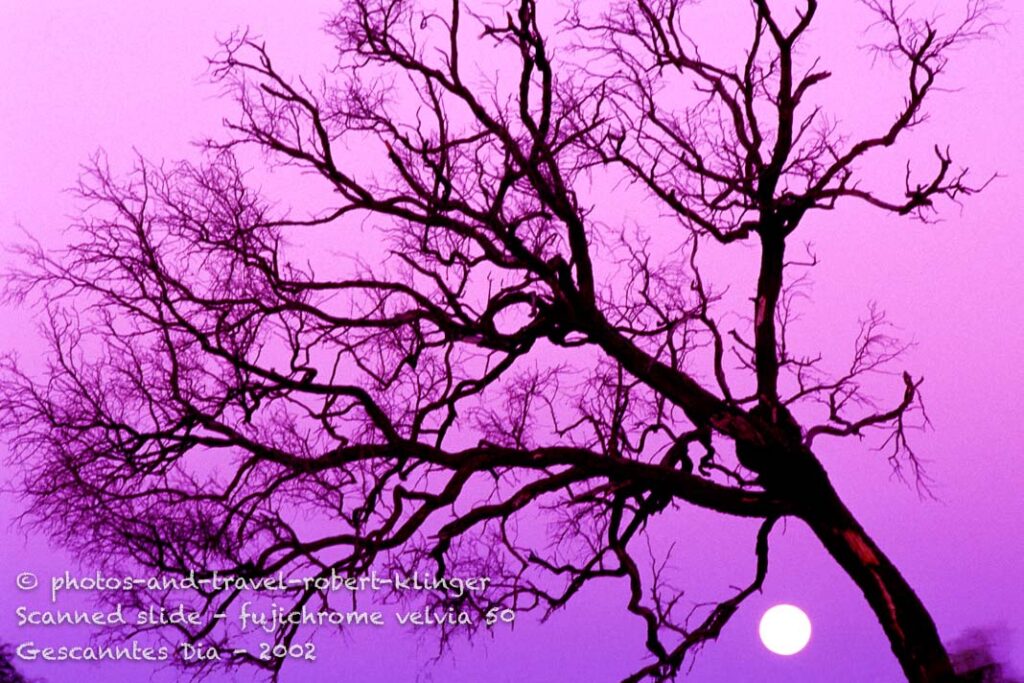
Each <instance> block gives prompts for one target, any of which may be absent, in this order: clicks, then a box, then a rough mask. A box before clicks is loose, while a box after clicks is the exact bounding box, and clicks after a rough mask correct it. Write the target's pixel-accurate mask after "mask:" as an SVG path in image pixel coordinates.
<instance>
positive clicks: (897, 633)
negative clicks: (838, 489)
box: [805, 491, 957, 683]
mask: <svg viewBox="0 0 1024 683" xmlns="http://www.w3.org/2000/svg"><path fill="white" fill-rule="evenodd" d="M830 498H831V500H830V501H829V502H828V503H827V504H826V506H825V508H824V509H821V508H819V509H818V510H817V511H816V513H815V514H809V515H807V516H806V517H805V521H806V522H807V523H808V524H809V525H810V527H811V529H812V530H813V531H814V533H815V535H816V536H817V537H818V539H820V540H821V542H822V544H823V545H824V546H825V548H826V549H827V550H828V552H829V554H830V555H831V556H832V557H833V558H834V559H835V560H836V562H838V563H839V565H840V566H841V567H842V568H843V569H844V570H845V571H846V573H847V574H848V575H849V576H850V578H852V579H853V580H854V582H855V583H856V584H857V585H858V586H859V587H860V589H861V591H862V592H863V593H864V597H865V598H866V599H867V601H868V603H869V604H870V605H871V609H872V610H874V612H875V616H877V617H878V621H879V622H880V623H881V624H882V628H883V629H885V634H886V635H887V636H888V638H889V643H890V645H891V646H892V651H893V653H894V654H895V655H896V658H897V659H898V660H899V662H900V666H902V667H903V673H904V674H905V675H906V677H907V680H908V681H911V682H912V683H935V682H939V683H947V682H949V681H956V680H957V677H956V675H955V674H954V672H953V665H952V664H951V663H950V660H949V654H948V653H947V652H946V648H945V647H944V646H943V644H942V641H941V640H940V638H939V633H938V630H937V629H936V627H935V623H934V622H933V621H932V618H931V615H929V614H928V610H927V609H925V606H924V604H923V603H922V602H921V600H920V599H919V598H918V597H917V594H915V593H914V590H913V589H912V588H911V587H910V584H908V583H907V581H906V579H904V578H903V576H902V575H901V574H900V572H899V570H898V569H896V566H895V565H894V564H893V563H892V562H891V561H890V560H889V558H888V557H886V556H885V554H884V553H883V552H882V551H881V550H880V549H879V548H878V546H877V545H876V544H875V542H874V541H872V540H871V538H870V537H869V536H868V535H867V533H866V532H865V531H864V529H863V528H862V527H861V526H860V524H858V523H857V520H856V519H854V517H853V515H852V514H851V513H850V511H849V510H848V509H847V508H846V506H845V505H844V504H843V502H842V501H841V500H840V499H839V497H838V495H837V494H835V492H834V491H832V495H831V496H830ZM815 507H817V506H815Z"/></svg>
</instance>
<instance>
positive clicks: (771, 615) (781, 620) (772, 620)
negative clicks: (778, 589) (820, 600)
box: [757, 605, 811, 656]
mask: <svg viewBox="0 0 1024 683" xmlns="http://www.w3.org/2000/svg"><path fill="white" fill-rule="evenodd" d="M757 632H758V635H760V636H761V642H762V643H764V646H765V647H766V648H768V649H769V650H770V651H772V652H774V653H775V654H777V655H787V656H788V655H795V654H796V653H797V652H800V650H803V649H804V648H805V647H807V643H808V642H809V641H810V640H811V620H810V619H808V618H807V614H806V613H805V612H804V611H803V610H802V609H800V608H799V607H797V606H795V605H775V607H772V608H771V609H769V610H768V611H767V612H765V613H764V616H763V617H761V624H760V625H759V626H758V629H757Z"/></svg>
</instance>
